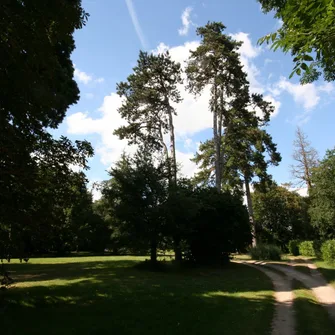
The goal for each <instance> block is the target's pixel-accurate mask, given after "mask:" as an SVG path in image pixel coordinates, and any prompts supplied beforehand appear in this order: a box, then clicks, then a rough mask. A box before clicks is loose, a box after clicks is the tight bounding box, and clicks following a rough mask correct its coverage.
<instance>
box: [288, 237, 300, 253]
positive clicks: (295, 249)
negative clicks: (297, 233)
mask: <svg viewBox="0 0 335 335" xmlns="http://www.w3.org/2000/svg"><path fill="white" fill-rule="evenodd" d="M299 244H300V241H299V240H291V241H290V242H289V243H288V250H289V252H290V254H291V255H293V256H299V255H300V253H299Z"/></svg>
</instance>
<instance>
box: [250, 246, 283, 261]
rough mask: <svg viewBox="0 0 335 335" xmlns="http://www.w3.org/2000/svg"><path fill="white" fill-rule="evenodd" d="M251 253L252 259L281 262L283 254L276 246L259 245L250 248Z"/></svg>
mask: <svg viewBox="0 0 335 335" xmlns="http://www.w3.org/2000/svg"><path fill="white" fill-rule="evenodd" d="M249 253H250V256H251V258H252V259H256V260H271V261H280V260H281V253H282V252H281V250H280V248H279V247H277V246H276V245H271V244H259V245H257V246H255V247H252V248H250V249H249Z"/></svg>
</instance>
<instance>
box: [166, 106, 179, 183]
mask: <svg viewBox="0 0 335 335" xmlns="http://www.w3.org/2000/svg"><path fill="white" fill-rule="evenodd" d="M168 109H169V130H170V157H171V160H172V176H173V180H174V183H175V184H176V183H177V160H176V141H175V136H174V125H173V115H172V108H171V106H170V105H168Z"/></svg>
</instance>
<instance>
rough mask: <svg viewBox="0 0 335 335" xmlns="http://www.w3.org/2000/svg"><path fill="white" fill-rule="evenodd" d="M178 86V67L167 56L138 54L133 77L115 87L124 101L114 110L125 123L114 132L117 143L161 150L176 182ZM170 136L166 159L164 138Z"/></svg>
mask: <svg viewBox="0 0 335 335" xmlns="http://www.w3.org/2000/svg"><path fill="white" fill-rule="evenodd" d="M178 84H182V78H181V67H180V64H179V63H176V62H174V61H173V60H172V59H171V56H170V55H169V53H168V52H166V53H164V54H159V55H154V54H149V53H147V52H143V51H141V52H140V54H139V58H138V61H137V66H136V67H134V69H133V73H132V74H131V75H130V76H128V78H127V81H126V82H120V83H119V84H118V85H117V93H118V94H119V95H120V96H121V97H123V98H124V102H123V104H122V106H121V107H120V108H119V109H118V112H119V113H120V115H121V117H122V118H123V119H125V120H127V122H128V124H127V125H126V126H121V127H120V128H118V129H116V130H115V132H114V133H115V134H116V135H118V136H119V138H120V139H127V140H128V143H129V144H140V145H143V146H145V147H146V148H147V149H150V150H154V151H160V150H162V149H163V150H164V154H165V158H166V160H167V161H169V164H170V165H169V168H170V178H172V177H173V178H174V180H176V178H177V164H176V153H175V139H174V125H173V115H175V114H176V111H175V108H174V107H172V104H174V103H179V102H181V101H182V99H181V96H180V93H179V90H178ZM166 133H169V134H170V148H171V152H170V155H169V152H168V149H167V145H166V144H165V142H164V137H163V136H164V134H166Z"/></svg>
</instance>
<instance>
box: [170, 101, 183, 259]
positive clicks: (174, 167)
mask: <svg viewBox="0 0 335 335" xmlns="http://www.w3.org/2000/svg"><path fill="white" fill-rule="evenodd" d="M166 104H167V107H168V114H169V131H170V164H171V170H170V177H171V184H172V185H173V186H176V185H177V159H176V141H175V136H174V125H173V109H172V107H171V106H170V104H169V101H168V99H167V98H166ZM173 192H174V190H173ZM173 247H174V253H175V260H176V261H178V262H180V261H182V260H183V255H182V252H181V247H180V237H179V236H178V229H177V232H176V235H175V236H174V237H173Z"/></svg>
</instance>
